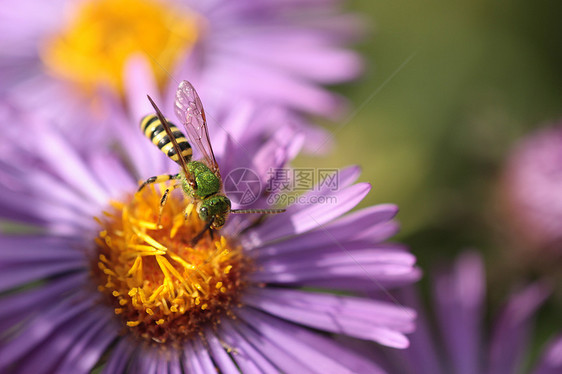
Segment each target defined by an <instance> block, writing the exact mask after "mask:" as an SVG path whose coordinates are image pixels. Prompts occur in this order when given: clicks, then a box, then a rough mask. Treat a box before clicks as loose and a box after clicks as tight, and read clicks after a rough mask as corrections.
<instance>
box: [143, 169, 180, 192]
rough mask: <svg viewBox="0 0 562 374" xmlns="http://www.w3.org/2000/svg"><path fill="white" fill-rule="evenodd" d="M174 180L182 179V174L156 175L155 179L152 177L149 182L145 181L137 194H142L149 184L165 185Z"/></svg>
mask: <svg viewBox="0 0 562 374" xmlns="http://www.w3.org/2000/svg"><path fill="white" fill-rule="evenodd" d="M172 179H180V174H179V173H178V174H162V175H156V176H154V177H150V178H148V179H147V180H145V181H144V182H142V184H141V185H140V187H139V189H138V190H137V192H140V191H141V190H142V189H143V188H144V187H145V186H146V185H147V184H153V183H164V182H167V181H169V180H172Z"/></svg>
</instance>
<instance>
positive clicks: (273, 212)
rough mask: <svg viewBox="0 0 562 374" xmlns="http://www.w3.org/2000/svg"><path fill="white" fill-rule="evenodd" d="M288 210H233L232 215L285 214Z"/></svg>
mask: <svg viewBox="0 0 562 374" xmlns="http://www.w3.org/2000/svg"><path fill="white" fill-rule="evenodd" d="M286 211H287V209H232V210H231V211H230V213H233V214H250V213H257V214H279V213H285V212H286Z"/></svg>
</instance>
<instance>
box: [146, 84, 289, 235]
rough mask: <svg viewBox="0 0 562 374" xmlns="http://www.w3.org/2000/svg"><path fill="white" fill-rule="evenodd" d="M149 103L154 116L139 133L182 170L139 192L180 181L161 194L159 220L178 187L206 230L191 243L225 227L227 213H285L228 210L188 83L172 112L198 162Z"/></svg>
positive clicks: (202, 116) (201, 113)
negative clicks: (199, 157) (181, 124)
mask: <svg viewBox="0 0 562 374" xmlns="http://www.w3.org/2000/svg"><path fill="white" fill-rule="evenodd" d="M148 100H149V101H150V103H151V104H152V106H153V107H154V110H155V111H156V114H150V115H147V116H145V117H144V118H143V119H142V120H141V129H142V131H143V132H144V134H145V135H146V136H147V137H148V138H149V139H150V140H151V141H152V143H154V144H155V145H156V146H157V147H158V148H159V149H160V150H161V151H162V152H164V153H165V154H166V155H167V156H168V157H170V158H171V159H172V160H173V161H175V162H177V163H178V164H179V165H180V167H181V171H180V172H179V173H177V174H166V175H158V176H154V177H150V178H148V179H147V180H146V181H144V182H143V183H142V184H141V185H140V187H139V189H138V191H141V190H142V189H143V188H144V187H145V186H146V185H147V184H151V183H163V182H167V181H169V180H178V181H179V183H177V184H175V185H173V186H171V187H170V188H167V189H166V190H165V191H164V194H163V195H162V199H161V201H160V215H159V217H160V216H161V215H162V210H163V208H164V205H165V204H166V201H167V198H168V194H169V193H170V191H171V190H172V189H174V188H177V187H180V186H181V188H182V190H183V192H184V193H185V195H186V196H187V197H189V198H190V199H191V200H192V201H194V203H195V207H196V211H197V214H198V215H199V218H201V220H202V221H204V222H206V225H205V228H204V229H203V230H202V231H201V232H200V233H199V234H198V235H197V236H196V237H195V238H194V239H193V242H194V243H197V241H199V239H201V237H202V236H203V234H204V233H205V231H207V230H210V232H211V235H212V232H213V231H212V230H214V229H220V228H221V227H222V226H224V224H225V223H226V219H227V217H228V215H229V214H230V213H261V214H277V213H282V212H284V211H285V210H284V209H237V210H233V209H231V203H230V199H229V198H228V197H227V196H226V195H225V194H224V192H223V191H222V178H221V175H220V171H219V166H218V164H217V161H216V159H215V154H214V153H213V148H212V147H211V142H210V139H209V130H208V128H207V120H206V118H205V111H204V109H203V104H202V103H201V99H200V98H199V95H198V94H197V92H196V91H195V89H194V88H193V86H192V85H191V83H189V82H188V81H183V82H181V83H180V85H179V87H178V90H177V92H176V101H175V112H176V115H177V116H178V118H179V119H180V121H181V122H182V123H183V125H184V129H185V132H186V134H187V136H188V138H189V141H190V142H191V144H193V145H195V146H196V147H197V149H198V150H199V151H200V152H201V154H202V155H203V160H201V161H192V160H191V159H192V155H193V150H192V148H191V144H190V143H189V142H188V140H187V138H186V137H185V135H184V134H183V133H182V132H181V131H180V130H179V129H178V128H177V126H176V125H174V124H173V123H171V122H169V121H168V120H167V119H166V118H165V117H164V115H163V114H162V112H161V111H160V109H158V107H157V106H156V104H155V103H154V101H153V100H152V99H151V98H150V96H148ZM159 219H160V218H159Z"/></svg>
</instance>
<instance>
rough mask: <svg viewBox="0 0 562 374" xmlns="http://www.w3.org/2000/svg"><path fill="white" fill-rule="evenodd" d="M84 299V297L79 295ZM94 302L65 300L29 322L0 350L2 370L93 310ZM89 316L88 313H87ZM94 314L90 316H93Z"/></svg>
mask: <svg viewBox="0 0 562 374" xmlns="http://www.w3.org/2000/svg"><path fill="white" fill-rule="evenodd" d="M78 296H80V297H83V295H78ZM91 304H92V301H91V300H89V299H88V301H86V302H84V301H78V297H72V298H69V299H63V300H61V301H60V302H58V303H57V304H55V305H54V307H52V308H51V309H48V310H46V311H45V312H44V313H42V314H40V315H38V316H37V317H36V318H35V319H33V320H32V321H31V322H29V323H28V324H27V325H26V326H25V328H24V330H23V331H21V332H20V333H19V334H18V336H16V337H15V338H14V339H13V340H11V341H10V342H8V343H7V344H6V345H5V346H4V347H3V348H2V350H0V370H1V369H2V368H6V366H9V365H10V364H12V363H14V362H16V361H18V360H20V359H21V358H22V357H23V356H24V355H26V354H28V353H29V352H30V351H31V350H33V349H36V347H37V346H38V345H39V344H42V343H43V342H44V341H45V339H47V338H48V336H50V335H51V334H54V333H55V334H56V332H57V331H58V330H59V329H61V326H65V325H66V324H67V323H69V321H72V320H73V319H74V318H76V316H77V315H78V314H80V313H84V312H85V311H87V310H88V309H90V308H91ZM86 314H88V312H86ZM91 315H93V314H88V316H91Z"/></svg>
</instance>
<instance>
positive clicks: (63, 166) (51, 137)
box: [36, 131, 108, 206]
mask: <svg viewBox="0 0 562 374" xmlns="http://www.w3.org/2000/svg"><path fill="white" fill-rule="evenodd" d="M40 136H41V137H42V139H43V141H42V142H38V143H39V144H37V149H36V151H37V152H38V153H39V154H41V156H42V157H44V158H45V160H46V161H47V162H48V163H49V165H50V166H51V167H52V168H53V169H54V170H55V171H56V172H57V173H58V174H59V175H60V176H61V177H62V178H63V179H64V181H65V182H66V183H67V184H68V185H69V186H72V187H74V188H75V189H77V190H78V191H80V192H81V193H82V194H83V195H85V196H87V197H88V198H89V199H91V200H93V201H95V202H96V203H97V204H98V205H99V206H105V204H106V203H107V200H108V195H107V191H105V190H104V189H103V188H102V186H101V185H100V184H99V182H98V181H97V180H96V179H95V178H94V177H93V176H92V173H91V172H90V170H89V166H88V165H87V164H86V163H85V162H84V160H82V159H81V158H80V157H79V155H78V154H77V153H76V149H74V148H73V147H71V146H70V145H69V144H68V142H66V141H65V140H64V139H63V138H62V137H61V136H57V135H56V133H55V132H53V131H44V132H43V133H42V134H40ZM61 155H64V162H60V157H61ZM86 186H87V188H86Z"/></svg>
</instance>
